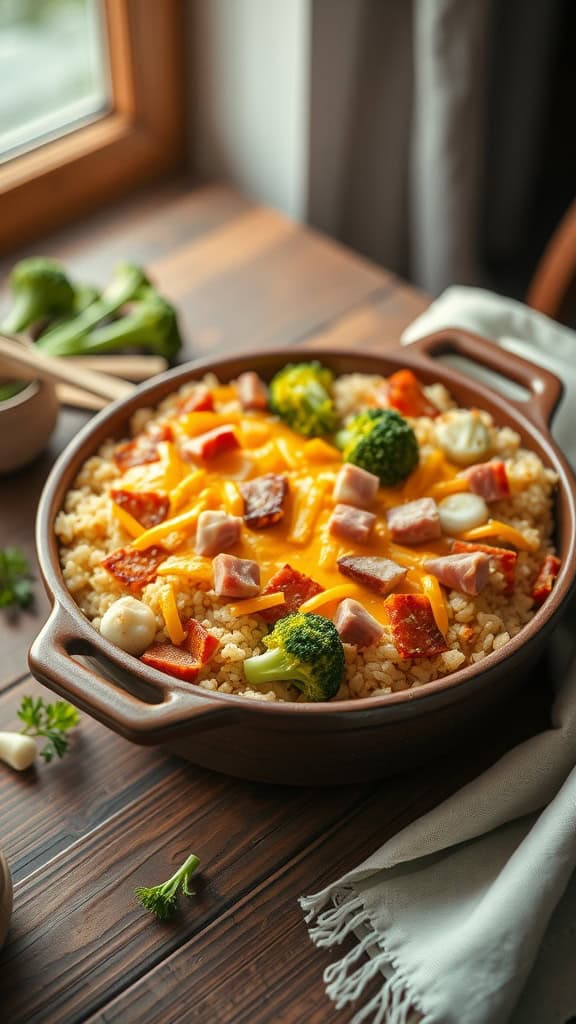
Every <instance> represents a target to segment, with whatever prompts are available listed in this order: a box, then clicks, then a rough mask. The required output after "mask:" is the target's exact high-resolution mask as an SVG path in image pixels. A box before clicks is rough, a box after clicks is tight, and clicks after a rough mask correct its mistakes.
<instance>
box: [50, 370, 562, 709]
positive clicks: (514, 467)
mask: <svg viewBox="0 0 576 1024" xmlns="http://www.w3.org/2000/svg"><path fill="white" fill-rule="evenodd" d="M380 380H381V378H378V377H368V376H366V375H362V374H351V375H347V376H343V377H340V378H339V379H338V380H337V381H336V383H335V402H336V406H337V411H338V413H339V415H340V416H342V417H346V416H348V415H349V414H351V413H353V412H357V411H358V409H359V408H360V407H362V406H363V405H365V404H366V403H369V402H370V397H371V394H372V392H373V389H374V386H375V385H376V384H377V383H378V382H379V381H380ZM207 383H208V384H209V385H214V384H215V383H216V381H215V378H209V379H208V381H207ZM195 386H197V385H195V384H188V385H185V386H184V387H183V388H181V390H180V392H179V393H178V394H177V395H172V396H170V397H169V398H167V399H165V400H164V401H163V402H162V403H161V404H160V406H159V408H158V410H157V411H156V412H155V411H154V410H153V409H139V410H138V411H137V412H136V413H135V415H134V417H133V420H132V423H131V428H132V433H133V434H136V433H138V432H139V431H141V430H142V429H143V428H144V427H145V426H146V425H147V424H149V423H150V422H151V421H152V420H153V419H154V418H156V419H159V420H161V419H163V418H165V417H166V416H170V415H174V414H175V410H176V406H177V402H178V400H179V399H181V398H182V396H183V395H186V394H188V393H190V392H191V391H192V390H193V388H194V387H195ZM426 392H427V395H428V397H429V398H430V400H432V401H433V402H434V403H435V404H436V405H437V406H438V407H439V408H441V409H442V410H446V409H449V408H451V407H453V406H454V402H453V400H452V398H451V396H450V394H449V393H448V391H447V390H446V388H445V387H444V386H443V385H442V384H435V385H432V386H431V387H429V388H427V389H426ZM483 418H484V420H485V422H486V424H487V425H488V426H489V428H490V431H491V433H492V437H493V450H494V454H497V455H499V456H500V457H501V458H503V459H504V460H505V461H506V469H507V473H508V477H509V480H510V485H511V489H512V496H511V497H510V498H508V499H507V500H505V501H500V502H496V503H494V504H493V505H492V506H491V512H492V513H493V515H494V517H496V518H498V519H503V520H505V521H506V522H508V523H510V524H511V525H512V526H514V527H516V528H517V529H519V530H522V531H524V532H525V533H526V534H527V535H528V536H533V537H534V538H539V539H540V544H539V548H538V550H537V551H535V552H524V551H521V552H519V557H518V563H517V580H516V586H515V589H514V593H513V595H512V596H510V595H508V594H505V593H504V592H503V589H504V583H503V579H502V577H501V575H500V574H498V573H494V574H493V576H492V580H491V585H490V586H488V587H486V588H485V589H484V591H483V592H482V593H481V594H480V595H478V596H477V597H475V598H471V597H467V596H466V595H464V594H461V593H459V592H456V591H448V592H447V601H448V614H449V622H450V625H449V629H448V634H447V638H446V639H447V644H448V647H449V650H447V651H446V652H445V653H443V654H440V655H438V656H437V657H434V658H426V659H412V660H406V659H403V658H401V657H400V655H399V654H398V651H397V650H396V648H395V646H394V644H393V643H392V641H391V637H390V633H389V630H388V629H387V628H386V627H385V630H384V634H383V637H382V640H381V641H380V642H379V643H378V644H376V645H374V646H372V647H368V648H365V649H357V648H356V647H353V646H351V645H347V644H345V645H344V646H345V653H346V664H347V673H346V681H345V682H343V684H342V685H341V687H340V690H339V692H338V694H337V698H336V699H345V698H364V697H371V696H378V695H382V694H386V693H391V692H394V691H398V690H406V689H408V688H410V687H412V686H422V685H424V684H426V683H428V682H430V681H431V680H434V679H437V678H438V677H440V676H443V675H446V674H447V673H450V672H454V671H455V670H456V669H459V668H461V667H462V666H464V665H466V664H474V663H477V662H480V661H482V660H483V659H484V658H486V657H487V655H489V654H490V653H491V652H492V651H497V650H499V649H500V648H502V647H503V646H505V644H506V643H508V641H509V640H510V638H511V637H513V636H515V635H516V634H517V633H518V632H519V630H521V629H522V627H523V626H524V625H525V624H526V623H527V622H528V621H529V619H530V618H531V616H532V615H533V607H532V600H531V598H530V590H531V585H532V582H533V580H534V577H535V575H536V572H537V570H538V566H539V564H540V562H541V561H542V558H543V557H544V555H545V554H546V553H548V552H549V551H552V550H553V549H552V545H551V536H552V530H553V519H552V496H553V490H554V486H555V483H556V477H555V474H554V473H553V472H552V471H551V470H549V469H547V468H546V467H545V466H544V465H543V463H542V462H541V460H540V459H539V458H538V456H537V455H535V454H534V453H533V452H530V451H526V450H525V449H522V448H521V447H520V437H519V436H518V434H516V433H515V432H514V431H513V430H511V429H510V428H509V427H502V428H500V429H498V428H496V427H495V426H494V424H493V421H492V419H491V417H490V416H489V415H488V414H487V413H483ZM413 425H414V429H415V431H416V434H417V437H418V441H419V443H420V446H421V448H423V449H424V451H425V450H426V446H427V445H429V444H430V443H431V441H432V436H431V431H432V429H433V421H432V420H430V419H427V418H420V419H418V420H415V421H413ZM117 443H118V442H116V441H112V440H110V441H108V442H106V443H105V444H104V445H103V446H102V447H101V449H100V451H99V452H98V454H97V455H94V456H92V457H91V458H89V459H88V460H87V461H86V462H85V464H84V465H83V467H82V469H81V470H80V472H79V474H78V476H77V478H76V480H75V483H74V487H73V488H72V489H71V490H70V491H69V492H68V494H67V495H66V500H65V506H64V510H63V511H61V512H60V513H59V514H58V516H57V518H56V524H55V530H56V534H57V537H58V539H59V542H60V559H61V564H62V571H63V575H64V580H65V583H66V586H67V587H68V589H69V591H70V593H71V594H72V596H73V597H74V599H75V600H76V602H77V604H78V605H79V607H80V609H81V610H82V612H83V613H84V615H86V617H87V618H88V619H89V620H90V621H91V622H92V624H93V625H94V627H95V628H96V629H99V626H100V621H101V618H102V616H103V614H104V612H105V611H106V610H107V609H108V608H109V607H110V605H111V604H112V603H113V602H114V601H115V600H116V599H117V598H119V597H121V596H123V594H125V593H126V591H125V590H124V588H122V587H121V586H120V584H118V583H117V582H116V581H115V580H114V579H113V578H112V576H110V574H109V573H108V572H106V570H105V569H103V568H102V566H101V564H100V563H101V561H102V559H103V558H104V557H105V556H106V555H107V554H109V553H110V552H111V551H113V550H114V549H115V548H117V547H120V546H123V545H126V544H127V543H129V540H130V538H129V537H128V535H127V534H126V533H125V531H124V530H123V529H122V527H121V526H120V524H119V523H118V522H117V521H116V519H115V518H114V517H113V516H112V515H111V512H110V501H109V498H108V491H109V488H110V486H111V485H113V483H114V481H115V480H117V479H118V478H119V476H120V473H119V470H118V469H117V467H116V465H115V463H114V461H113V459H112V454H113V451H114V449H115V447H116V445H117ZM488 543H490V542H488ZM167 582H171V583H172V585H173V588H174V592H175V595H176V600H177V605H178V610H179V612H180V615H181V618H182V619H184V620H185V619H186V618H188V617H194V618H195V619H197V620H198V621H199V622H201V623H202V625H203V626H205V627H206V628H207V629H209V630H210V632H212V633H213V634H214V635H215V636H217V637H218V639H219V640H220V648H219V650H218V652H217V654H216V655H215V656H214V658H213V659H212V661H211V662H210V664H209V665H207V666H205V668H204V669H203V670H202V671H201V673H200V676H199V678H198V685H199V686H200V687H202V688H204V689H206V690H218V691H219V692H221V693H242V694H243V696H247V697H252V698H254V699H258V700H268V701H270V700H302V699H303V698H302V697H301V696H300V694H299V691H297V690H296V689H295V688H294V687H292V686H290V685H289V684H283V683H278V684H275V685H274V686H271V687H270V688H269V690H267V691H266V692H256V691H254V690H250V689H248V688H247V687H246V683H245V679H244V674H243V668H242V663H243V661H244V659H245V658H248V657H251V656H252V655H254V654H259V653H261V652H262V650H263V647H262V644H261V639H262V637H263V635H264V634H265V633H266V632H267V627H266V625H265V623H264V622H263V621H262V619H261V618H260V617H259V616H258V615H252V616H242V617H239V618H233V617H232V616H231V615H230V612H229V610H228V607H227V605H226V603H225V602H224V601H222V600H220V599H219V598H217V597H216V596H215V594H214V593H213V592H211V591H210V590H209V589H208V588H207V586H203V585H201V584H197V583H196V584H193V585H192V584H191V583H190V582H187V581H186V580H185V579H183V578H181V577H176V576H174V577H164V578H163V579H162V580H160V579H158V580H156V581H154V582H153V583H151V584H149V585H148V586H147V587H145V588H144V590H143V592H142V595H141V596H142V600H143V601H144V602H146V604H148V605H149V606H150V607H151V608H152V610H153V611H154V613H155V615H156V620H157V625H158V631H157V640H166V639H167V635H166V632H165V629H164V622H163V618H162V615H161V612H160V605H159V600H160V594H161V591H162V587H163V586H164V585H165V584H166V583H167Z"/></svg>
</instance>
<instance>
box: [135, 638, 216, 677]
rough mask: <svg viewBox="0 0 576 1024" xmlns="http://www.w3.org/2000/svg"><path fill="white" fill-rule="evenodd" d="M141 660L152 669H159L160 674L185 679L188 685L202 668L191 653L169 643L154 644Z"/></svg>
mask: <svg viewBox="0 0 576 1024" xmlns="http://www.w3.org/2000/svg"><path fill="white" fill-rule="evenodd" d="M140 660H141V661H143V662H144V664H145V665H150V667H151V668H157V669H158V671H159V672H166V673H167V675H169V676H175V678H176V679H183V680H184V681H185V682H187V683H193V682H194V680H195V679H196V678H197V676H198V673H199V672H200V668H201V666H200V665H199V664H198V662H197V661H196V660H195V658H194V657H193V655H192V654H190V651H186V650H185V649H184V648H183V647H176V645H175V644H171V643H169V642H168V641H166V642H161V643H157V644H152V646H151V647H149V648H148V650H147V651H144V654H143V655H142V657H141V659H140Z"/></svg>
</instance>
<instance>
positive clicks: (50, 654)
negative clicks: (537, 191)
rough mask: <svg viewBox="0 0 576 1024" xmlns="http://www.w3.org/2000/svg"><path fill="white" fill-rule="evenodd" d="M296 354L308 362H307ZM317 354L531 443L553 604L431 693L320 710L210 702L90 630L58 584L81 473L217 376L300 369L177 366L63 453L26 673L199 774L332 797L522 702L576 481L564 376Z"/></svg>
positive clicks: (42, 552) (338, 369) (572, 518)
mask: <svg viewBox="0 0 576 1024" xmlns="http://www.w3.org/2000/svg"><path fill="white" fill-rule="evenodd" d="M298 351H299V353H301V354H302V356H305V354H306V352H307V351H308V352H311V351H312V350H310V349H309V350H306V349H305V348H301V349H299V350H298ZM449 353H451V354H456V355H458V356H459V357H461V358H462V357H464V358H465V359H467V360H469V361H472V362H473V363H475V364H476V365H480V366H481V367H484V368H486V369H488V370H489V371H492V372H496V373H497V374H499V375H500V376H501V377H504V378H507V379H508V381H512V382H513V383H514V384H516V385H519V386H520V389H523V393H524V396H525V397H524V399H521V398H517V397H515V398H514V399H511V398H507V397H506V398H505V397H503V395H502V393H500V392H499V391H495V390H493V389H492V388H491V387H489V386H487V385H486V384H484V383H479V382H478V381H477V380H475V379H472V378H470V377H467V376H465V375H464V374H462V373H460V372H458V371H456V370H455V369H454V368H453V367H452V366H448V365H446V364H445V363H444V362H442V361H440V360H439V359H438V358H437V357H441V356H443V355H446V354H449ZM318 355H319V357H320V358H321V359H322V362H323V363H324V364H325V365H327V366H328V367H330V368H331V369H332V370H333V371H334V372H335V373H336V374H342V373H351V372H360V373H368V374H383V375H388V374H390V373H392V372H394V371H395V370H397V369H399V368H402V367H408V368H410V369H412V370H413V371H414V372H415V373H416V374H417V375H418V377H419V378H420V380H421V381H423V383H425V384H428V383H433V382H436V381H439V382H441V383H443V384H445V385H446V387H447V388H448V389H449V390H450V392H451V393H452V394H453V395H454V397H455V398H456V400H457V401H458V402H459V404H461V405H462V406H468V407H470V406H476V407H478V408H481V409H485V410H487V411H488V412H489V413H490V414H491V415H492V416H493V417H494V419H495V421H496V422H497V423H498V424H500V425H505V426H509V427H511V428H512V429H513V430H515V431H517V432H518V433H519V434H520V436H521V438H522V442H523V443H524V445H525V446H526V447H528V448H530V449H532V450H533V451H534V452H536V454H537V455H538V456H539V457H540V458H541V459H542V461H543V462H544V464H545V465H547V466H549V467H550V468H551V469H553V470H554V471H555V473H556V474H557V475H558V487H557V490H556V504H555V522H556V535H555V542H556V547H557V551H558V554H559V556H560V558H561V560H562V565H561V569H560V573H559V576H558V579H557V581H556V585H555V587H554V590H553V592H552V594H551V595H550V597H549V598H548V599H547V600H546V602H545V603H544V604H543V606H542V607H541V608H540V609H539V610H538V611H537V612H536V613H535V614H534V616H533V618H532V619H531V620H530V622H529V623H528V624H527V625H526V626H524V628H523V629H522V630H521V631H520V633H518V634H517V635H516V636H515V637H513V638H512V639H511V640H510V641H509V642H508V643H507V644H506V645H505V646H504V647H503V648H501V649H500V650H498V651H495V652H493V653H492V654H490V655H489V656H488V657H486V658H485V659H484V661H482V662H481V663H479V664H476V665H467V666H466V667H464V668H462V669H460V670H458V671H456V672H453V673H452V674H450V675H447V676H444V677H442V678H440V679H437V680H435V681H433V682H430V683H427V684H426V685H423V686H420V687H417V688H414V689H411V690H404V691H401V692H396V693H389V694H385V695H382V696H376V697H371V698H368V699H361V700H343V701H332V702H328V703H318V704H309V703H294V702H265V701H255V700H251V699H249V698H246V697H243V696H242V695H236V694H226V693H221V692H208V691H206V690H202V689H200V688H198V687H195V686H194V685H191V684H187V683H184V682H180V681H178V680H177V679H175V678H172V677H170V676H167V675H165V674H164V673H161V672H159V671H158V670H156V669H154V668H151V667H149V666H147V665H144V664H143V663H142V662H141V661H139V660H138V659H137V658H134V657H132V656H131V655H128V654H126V653H124V652H123V651H121V650H120V649H119V648H117V647H115V646H113V645H112V644H111V643H110V642H108V641H107V640H106V639H105V638H104V637H103V636H101V635H100V634H99V633H98V632H97V631H96V629H94V628H93V627H92V625H91V624H90V623H89V622H88V621H87V620H86V619H85V617H84V616H83V614H82V613H81V611H80V610H79V608H78V607H77V606H76V604H75V602H74V600H73V598H72V597H71V595H70V594H69V592H68V591H67V589H66V587H65V584H64V581H63V577H62V572H61V569H60V565H59V559H58V549H57V542H56V537H55V533H54V521H55V517H56V515H57V513H58V511H59V510H60V509H61V508H62V505H63V502H64V497H65V494H66V492H67V491H68V490H69V489H70V487H71V486H72V484H73V481H74V478H75V477H76V475H77V473H78V470H79V469H80V466H81V465H82V463H83V462H84V461H85V460H86V459H87V458H88V457H89V456H91V455H92V454H94V453H95V452H96V451H97V450H98V448H99V447H100V445H101V444H102V443H103V442H104V441H105V440H106V439H107V438H110V437H114V438H121V437H123V436H126V432H127V428H128V423H129V420H130V417H131V415H132V414H133V413H134V411H135V410H136V409H138V408H140V407H143V406H155V405H156V404H157V403H158V402H159V401H161V399H162V398H164V397H166V396H167V395H168V394H170V393H171V392H173V391H175V390H176V389H177V388H178V387H180V386H181V385H182V384H183V383H185V382H186V381H188V380H194V379H201V378H202V376H203V375H204V374H205V373H206V372H208V371H211V372H214V373H215V374H216V375H217V376H218V377H219V378H220V380H221V381H223V382H227V381H230V380H233V379H234V378H236V377H237V376H238V375H239V374H240V373H242V372H243V371H245V370H248V369H250V370H253V369H257V370H258V372H259V373H260V375H261V376H262V377H263V378H265V379H269V378H270V377H271V376H272V375H273V374H274V373H275V372H276V371H277V370H278V369H279V368H280V367H282V366H283V365H284V364H285V363H286V362H288V361H290V360H291V359H293V358H294V350H293V349H290V350H273V351H268V352H251V353H249V354H247V355H245V356H234V357H232V358H228V359H222V360H215V361H202V362H196V363H192V364H188V365H186V366H183V367H178V368H177V369H175V370H171V371H169V372H168V373H166V374H163V375H162V376H160V377H157V378H155V379H154V380H153V381H151V382H148V383H146V384H144V385H142V386H140V387H139V388H137V389H136V390H135V392H134V394H133V395H131V396H130V397H129V398H127V399H124V400H121V401H119V402H116V403H114V405H112V406H110V407H109V408H107V409H106V410H104V411H103V412H102V413H100V414H99V415H97V416H96V417H95V418H94V419H92V420H91V421H90V423H89V424H88V425H87V426H86V428H85V429H84V430H83V431H82V432H81V433H80V434H79V435H78V436H77V437H76V438H75V439H74V440H73V441H72V442H71V444H70V445H69V446H68V448H67V449H66V451H65V452H64V453H63V454H62V455H61V457H60V459H59V460H58V462H57V463H56V465H55V466H54V469H53V470H52V473H51V475H50V477H49V479H48V481H47V483H46V486H45V489H44V492H43V495H42V498H41V501H40V505H39V509H38V518H37V534H36V537H37V547H38V555H39V560H40V566H41V570H42V574H43V577H44V582H45V585H46V587H47V590H48V593H49V595H50V598H51V600H52V602H53V608H52V612H51V615H50V618H49V619H48V622H47V623H46V625H45V626H44V628H43V629H42V631H41V632H40V634H39V636H38V637H37V638H36V640H35V641H34V644H33V646H32V649H31V651H30V667H31V670H32V672H33V674H34V675H35V677H36V678H37V679H39V680H40V681H41V682H42V683H44V684H45V685H46V686H48V687H50V688H51V689H52V690H54V691H55V692H56V693H58V694H59V695H60V696H62V697H64V698H65V699H67V700H70V701H71V702H72V703H73V704H75V705H76V706H77V707H79V708H80V709H81V710H83V711H85V712H87V713H88V714H90V715H92V716H93V717H94V718H96V719H98V720H99V721H101V722H103V723H104V724H105V725H107V726H109V727H110V728H111V729H114V730H115V731H116V732H118V733H120V734H121V735H123V736H125V737H127V738H128V739H130V740H132V741H133V742H136V743H140V744H146V745H163V746H165V747H166V748H168V749H169V750H170V751H172V752H173V753H175V754H178V755H180V756H182V757H185V758H187V759H189V760H190V761H193V762H194V763H196V764H199V765H202V766H205V767H208V768H211V769H214V770H217V771H220V772H225V773H227V774H230V775H234V776H239V777H243V778H249V779H254V780H259V781H265V782H281V783H289V784H308V785H309V784H314V783H316V784H322V785H326V784H336V783H340V784H341V783H345V782H355V781H359V780H366V779H370V778H377V777H380V776H384V775H386V774H390V773H392V772H395V771H399V770H402V769H404V768H407V767H409V766H411V765H414V764H417V763H422V762H423V761H424V760H425V759H426V758H427V757H430V756H433V755H434V754H435V753H436V752H437V751H438V750H439V749H445V747H446V745H447V744H449V743H450V742H452V741H458V740H460V739H461V738H462V737H465V736H466V735H467V734H468V733H469V732H470V730H471V729H474V728H476V730H478V724H479V723H480V722H481V721H482V714H484V715H486V714H493V713H494V709H495V708H496V706H497V705H498V703H499V702H501V701H502V699H503V698H504V697H505V696H508V697H509V696H510V695H511V694H512V693H513V692H514V691H516V692H517V698H516V699H517V700H518V701H520V700H521V699H522V698H521V693H520V689H521V685H522V683H523V682H525V681H526V679H527V677H528V675H529V669H530V666H531V665H533V664H534V661H535V659H537V658H538V656H539V654H540V653H541V652H542V651H543V649H544V647H545V645H546V641H547V638H548V636H549V634H550V631H551V629H552V627H553V625H554V624H555V622H556V620H557V618H558V616H559V615H560V613H561V612H562V610H563V609H564V608H565V606H566V603H567V601H568V598H569V596H570V593H571V591H572V588H573V585H574V580H575V576H576V483H575V480H574V477H573V474H572V472H571V470H570V467H569V466H568V464H567V462H566V460H565V459H564V457H563V456H562V454H561V452H560V451H559V450H558V448H557V447H556V445H555V444H554V442H553V441H552V439H551V437H550V431H549V423H550V420H551V418H552V415H553V413H554V410H555V408H556V405H557V403H558V401H559V399H560V396H561V392H562V386H561V384H560V382H559V381H558V380H557V378H556V377H554V376H553V375H552V374H550V373H548V372H547V371H545V370H544V369H542V368H540V367H537V366H534V365H532V364H531V363H529V362H527V361H525V360H523V359H520V358H519V357H517V356H515V355H512V354H511V353H509V352H504V351H503V350H501V349H499V348H498V347H497V346H495V345H493V344H491V343H490V342H487V341H484V340H483V339H481V338H478V337H476V336H474V335H471V334H468V333H466V332H463V331H459V330H450V331H443V332H439V333H436V334H434V335H431V336H430V337H428V338H426V339H422V340H421V341H419V342H417V343H415V344H413V345H411V346H409V347H407V348H403V349H400V348H395V349H391V350H386V351H385V352H383V353H382V355H381V356H379V355H374V354H370V355H362V354H360V353H358V352H346V351H324V350H322V351H321V352H319V353H318ZM518 390H519V389H518V388H517V389H516V392H517V393H518Z"/></svg>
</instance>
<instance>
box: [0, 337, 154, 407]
mask: <svg viewBox="0 0 576 1024" xmlns="http://www.w3.org/2000/svg"><path fill="white" fill-rule="evenodd" d="M0 361H1V362H2V363H3V364H4V365H5V366H6V369H7V370H8V368H9V367H10V368H11V370H12V372H13V371H14V370H17V372H18V376H19V377H20V378H21V379H22V380H37V379H38V378H40V379H43V380H51V381H54V382H55V383H58V384H69V385H72V387H76V388H81V389H82V390H83V391H89V392H90V393H91V394H93V395H98V396H99V397H100V398H106V399H108V401H110V402H113V401H115V399H117V398H125V397H126V396H127V395H129V394H131V393H132V391H133V390H134V386H133V385H132V384H129V383H128V381H125V380H118V379H117V378H115V377H109V376H108V375H107V374H105V373H100V372H99V371H98V370H89V369H87V368H86V367H80V366H70V364H68V363H67V362H66V360H65V359H59V358H57V357H55V356H48V355H46V354H45V353H44V352H40V351H39V350H38V349H36V348H33V347H30V346H28V345H26V344H25V343H24V344H23V343H22V340H21V339H19V338H14V337H12V336H11V335H9V334H4V333H0ZM0 373H1V370H0Z"/></svg>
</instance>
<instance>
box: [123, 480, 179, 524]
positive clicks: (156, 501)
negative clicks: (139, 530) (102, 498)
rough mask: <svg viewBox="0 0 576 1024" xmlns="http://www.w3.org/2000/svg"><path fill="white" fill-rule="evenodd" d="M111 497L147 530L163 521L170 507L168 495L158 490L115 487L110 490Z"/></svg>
mask: <svg viewBox="0 0 576 1024" xmlns="http://www.w3.org/2000/svg"><path fill="white" fill-rule="evenodd" d="M110 497H111V498H112V501H114V502H116V504H117V505H118V506H119V507H120V508H123V509H125V510H126V512H128V514H129V515H131V516H132V518H133V519H135V520H136V522H137V523H140V525H141V526H143V527H144V528H145V529H146V530H149V529H151V527H152V526H158V523H163V522H164V520H165V519H166V516H167V515H168V510H169V508H170V499H169V497H168V495H166V494H158V493H157V492H156V491H124V490H119V489H114V490H111V491H110Z"/></svg>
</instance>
